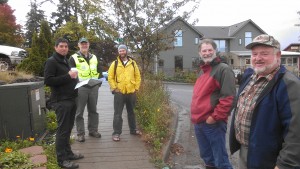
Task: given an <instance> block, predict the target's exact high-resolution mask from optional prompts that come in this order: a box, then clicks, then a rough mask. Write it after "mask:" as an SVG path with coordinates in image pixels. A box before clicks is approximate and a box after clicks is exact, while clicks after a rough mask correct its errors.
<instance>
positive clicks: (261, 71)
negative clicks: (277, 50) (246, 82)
mask: <svg viewBox="0 0 300 169" xmlns="http://www.w3.org/2000/svg"><path fill="white" fill-rule="evenodd" d="M277 63H278V62H277V59H276V57H274V60H273V62H272V63H271V64H270V65H267V66H265V67H262V68H254V71H255V73H256V74H264V73H269V72H271V69H272V68H274V66H275V65H276V64H277Z"/></svg>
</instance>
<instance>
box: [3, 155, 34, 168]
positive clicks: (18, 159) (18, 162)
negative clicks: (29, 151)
mask: <svg viewBox="0 0 300 169" xmlns="http://www.w3.org/2000/svg"><path fill="white" fill-rule="evenodd" d="M0 155H1V156H0V168H3V169H31V168H33V167H34V165H33V164H32V163H31V162H30V160H29V155H26V154H24V153H22V152H19V151H12V152H9V153H1V154H0Z"/></svg>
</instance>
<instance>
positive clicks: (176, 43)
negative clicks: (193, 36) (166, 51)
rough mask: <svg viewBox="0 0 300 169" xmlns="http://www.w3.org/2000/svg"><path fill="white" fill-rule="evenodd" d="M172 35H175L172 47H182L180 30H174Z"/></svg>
mask: <svg viewBox="0 0 300 169" xmlns="http://www.w3.org/2000/svg"><path fill="white" fill-rule="evenodd" d="M174 34H175V41H174V46H182V30H176V31H175V32H174Z"/></svg>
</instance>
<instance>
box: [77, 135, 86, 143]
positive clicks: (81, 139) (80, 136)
mask: <svg viewBox="0 0 300 169" xmlns="http://www.w3.org/2000/svg"><path fill="white" fill-rule="evenodd" d="M77 141H79V142H84V141H85V137H84V134H80V135H78V136H77Z"/></svg>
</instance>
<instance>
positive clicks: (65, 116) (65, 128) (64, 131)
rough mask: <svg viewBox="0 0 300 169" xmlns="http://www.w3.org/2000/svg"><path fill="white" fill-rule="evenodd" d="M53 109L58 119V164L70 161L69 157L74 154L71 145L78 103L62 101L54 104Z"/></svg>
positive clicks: (70, 100) (56, 146) (71, 100)
mask: <svg viewBox="0 0 300 169" xmlns="http://www.w3.org/2000/svg"><path fill="white" fill-rule="evenodd" d="M53 107H54V110H55V114H56V119H57V131H56V145H55V148H56V155H57V162H58V163H61V162H63V161H65V160H68V156H70V155H72V154H73V152H72V150H71V145H70V135H71V131H72V128H73V126H74V120H75V114H76V102H75V99H69V100H62V101H58V102H56V103H54V105H53Z"/></svg>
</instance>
